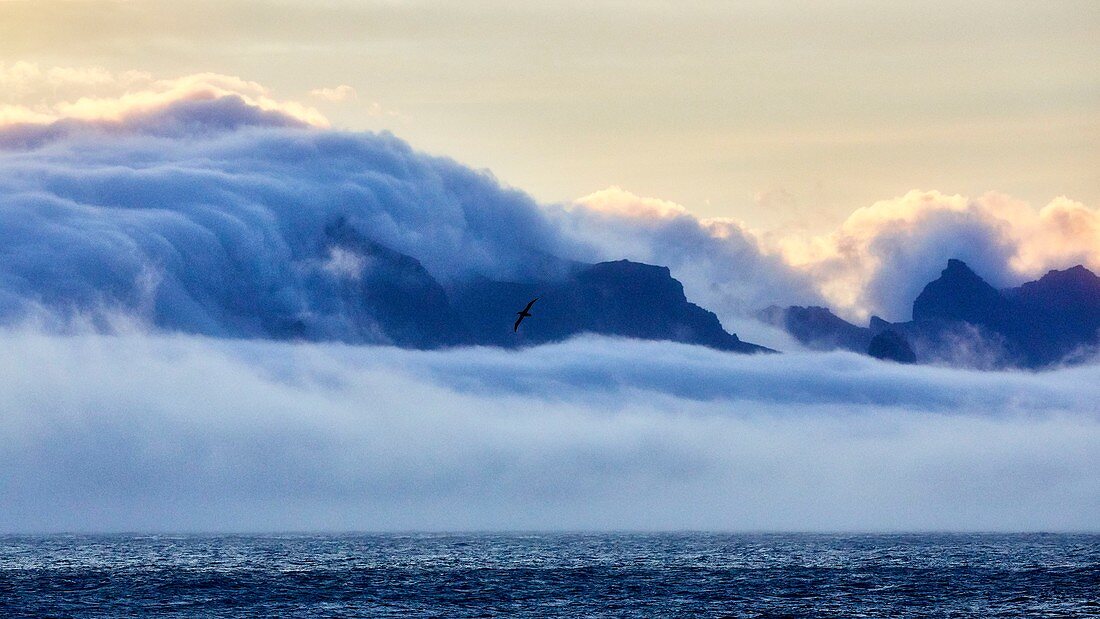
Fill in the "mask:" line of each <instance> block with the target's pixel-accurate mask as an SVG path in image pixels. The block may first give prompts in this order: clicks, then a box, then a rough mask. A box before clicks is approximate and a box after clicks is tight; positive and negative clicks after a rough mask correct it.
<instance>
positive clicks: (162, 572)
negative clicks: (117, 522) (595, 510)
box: [0, 533, 1100, 618]
mask: <svg viewBox="0 0 1100 619" xmlns="http://www.w3.org/2000/svg"><path fill="white" fill-rule="evenodd" d="M0 617H12V618H14V617H1100V536H1098V535H786V534H776V535H721V534H697V533H685V534H654V535H647V534H585V535H581V534H577V535H571V534H545V535H542V534H537V535H536V534H532V535H522V534H481V535H285V536H284V535H264V536H170V535H155V536H133V535H118V536H44V537H14V536H8V537H0Z"/></svg>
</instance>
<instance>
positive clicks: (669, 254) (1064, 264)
mask: <svg viewBox="0 0 1100 619" xmlns="http://www.w3.org/2000/svg"><path fill="white" fill-rule="evenodd" d="M761 199H764V198H761ZM768 199H771V198H768ZM566 210H567V212H568V214H569V216H568V217H567V218H566V220H567V221H566V229H568V230H569V231H571V233H572V234H574V235H575V236H577V237H579V238H583V239H585V240H586V241H588V242H589V243H591V244H592V245H594V246H596V247H599V248H601V250H602V251H603V252H604V254H603V255H612V254H618V255H622V256H629V257H632V258H635V259H638V260H649V261H655V262H659V263H661V264H668V265H671V266H673V267H674V272H676V273H678V276H680V277H681V279H683V280H684V283H685V285H686V286H687V287H688V289H689V290H690V291H691V293H692V294H693V295H695V296H696V297H697V298H700V299H704V300H705V301H706V302H708V303H710V304H712V305H713V307H715V308H717V309H718V310H720V311H721V310H725V311H727V312H728V313H729V314H730V315H731V316H737V315H744V314H746V313H751V311H752V310H755V309H760V308H762V307H765V306H766V305H768V304H771V303H776V304H780V305H783V304H802V305H805V304H823V303H824V304H828V305H830V306H832V307H833V308H836V309H837V310H839V311H840V312H842V313H844V314H846V315H847V316H849V317H850V318H852V319H855V320H866V319H867V318H868V317H869V316H870V315H871V314H878V315H880V316H883V317H885V318H887V319H889V320H908V319H909V318H910V316H911V313H910V312H911V305H912V302H913V299H915V298H916V296H917V295H918V294H920V291H921V290H922V289H923V287H924V285H925V284H927V283H928V282H929V281H931V280H933V279H935V278H936V277H938V276H939V273H940V271H941V270H942V269H943V267H944V265H946V263H947V260H948V259H950V258H959V259H962V260H964V261H965V262H967V263H968V264H969V265H970V266H971V267H972V268H973V269H974V270H975V271H976V272H977V273H978V274H979V275H981V276H982V277H984V278H986V279H987V280H988V281H989V282H990V283H991V284H993V285H994V286H999V287H1008V286H1013V285H1018V284H1020V283H1022V282H1023V281H1026V280H1029V279H1036V278H1038V277H1040V276H1042V275H1043V274H1044V273H1045V272H1046V271H1048V270H1050V269H1065V268H1069V267H1071V266H1074V265H1077V264H1083V265H1085V266H1086V267H1087V268H1090V269H1091V270H1093V271H1095V272H1100V209H1097V208H1090V207H1088V206H1086V205H1084V204H1082V203H1080V202H1076V201H1073V200H1070V199H1068V198H1066V197H1059V198H1057V199H1055V200H1053V201H1052V202H1051V203H1050V204H1048V205H1047V206H1045V207H1043V208H1042V209H1038V210H1036V209H1035V208H1033V207H1032V206H1031V205H1029V204H1026V203H1024V202H1020V201H1018V200H1013V199H1012V198H1010V197H1008V196H1005V195H1002V194H997V193H988V194H985V195H983V196H981V197H979V198H976V199H972V198H968V197H965V196H961V195H947V194H943V193H940V192H937V191H916V190H914V191H911V192H909V193H907V194H905V195H904V196H900V197H898V198H894V199H890V200H882V201H879V202H876V203H875V204H872V205H870V206H867V207H863V208H859V209H856V210H855V211H854V212H853V213H852V214H851V215H850V216H849V217H848V218H847V219H846V220H845V221H844V222H842V223H841V224H840V225H839V226H838V227H837V228H836V229H835V230H833V231H831V232H828V233H825V234H818V235H806V234H803V233H797V232H792V231H786V230H775V231H768V232H763V231H758V230H751V229H749V228H747V227H746V226H745V225H744V224H743V223H741V222H737V221H732V220H724V219H714V218H709V219H707V218H698V217H696V216H694V215H692V214H691V213H690V211H689V210H688V209H686V208H684V207H683V206H681V205H679V204H675V203H672V202H668V201H665V200H660V199H657V198H646V197H640V196H636V195H634V194H631V193H630V192H628V191H626V190H623V189H621V188H619V187H611V188H608V189H605V190H603V191H599V192H596V193H593V194H590V195H588V196H584V197H582V198H579V199H578V200H577V201H576V203H575V204H574V205H572V206H570V207H568V208H567V209H566Z"/></svg>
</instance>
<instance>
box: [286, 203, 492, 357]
mask: <svg viewBox="0 0 1100 619" xmlns="http://www.w3.org/2000/svg"><path fill="white" fill-rule="evenodd" d="M325 232H326V236H327V239H328V240H329V241H330V242H331V243H332V245H331V246H330V249H332V250H335V251H341V250H342V251H347V252H349V255H352V256H354V259H355V260H356V261H360V262H361V263H362V264H361V266H360V268H359V270H358V272H357V273H355V274H354V275H355V276H354V277H348V278H346V279H345V280H344V282H343V285H342V286H341V287H339V288H338V289H337V290H336V291H335V294H333V295H332V299H333V302H335V303H340V304H342V305H343V308H342V311H340V312H337V313H336V315H339V316H342V317H347V319H348V320H350V321H351V322H352V323H353V324H354V325H356V327H357V329H354V330H352V332H358V334H359V335H360V336H361V341H371V340H376V339H378V336H382V338H384V339H385V340H388V341H389V342H392V343H393V344H395V345H397V346H401V347H406V348H438V347H442V346H453V345H457V344H467V343H471V342H472V341H473V340H472V338H471V337H470V332H469V330H468V329H467V328H466V325H465V324H463V323H462V321H461V320H460V319H459V318H458V317H457V315H456V314H455V310H454V308H453V307H452V306H451V303H450V300H449V299H448V297H447V293H446V291H445V290H444V289H443V286H442V285H440V283H439V282H438V281H436V280H435V278H433V277H432V276H431V274H429V273H428V271H427V270H426V269H425V268H424V266H423V265H421V264H420V261H419V260H417V259H415V258H413V257H411V256H407V255H405V254H402V253H400V252H397V251H394V250H392V249H390V248H388V247H385V246H383V245H380V244H379V243H376V242H374V241H372V240H370V239H367V238H365V237H363V236H362V235H360V234H359V233H358V232H356V231H355V230H354V229H353V228H351V227H350V226H348V225H346V224H345V223H344V222H343V221H338V222H337V223H335V224H334V225H332V226H329V227H328V228H327V229H326V231H325ZM353 266H358V265H353ZM303 335H308V334H303Z"/></svg>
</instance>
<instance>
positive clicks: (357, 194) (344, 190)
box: [0, 95, 576, 339]
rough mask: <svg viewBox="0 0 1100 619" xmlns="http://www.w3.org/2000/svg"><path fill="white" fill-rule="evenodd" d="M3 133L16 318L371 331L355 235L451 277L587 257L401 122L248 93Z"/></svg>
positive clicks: (3, 306) (0, 219)
mask: <svg viewBox="0 0 1100 619" xmlns="http://www.w3.org/2000/svg"><path fill="white" fill-rule="evenodd" d="M3 145H7V148H6V149H4V148H0V238H2V239H3V241H4V242H3V244H2V246H0V255H2V257H3V260H2V261H0V317H3V318H5V319H6V320H8V321H9V322H10V321H11V320H13V319H17V320H18V319H25V318H26V317H28V316H42V315H49V314H51V312H52V314H54V318H52V319H54V320H57V318H56V315H57V314H60V315H61V317H62V318H60V320H61V321H62V322H65V321H70V320H78V321H88V320H90V321H92V322H93V323H94V322H96V321H100V322H103V321H107V320H108V319H107V318H103V317H104V316H113V315H117V314H120V313H121V314H124V315H131V316H133V317H136V318H137V319H139V320H143V321H145V322H147V323H148V324H153V325H157V326H160V327H166V328H170V329H180V330H184V331H192V332H200V333H207V334H218V335H236V336H250V337H257V336H259V337H264V336H268V335H273V334H282V335H284V336H285V335H286V334H288V333H291V332H293V330H294V329H298V328H299V327H300V326H301V327H304V328H306V329H307V332H309V331H313V333H314V335H315V336H317V337H321V338H331V337H335V338H337V339H360V337H361V336H360V335H356V333H357V331H356V329H357V328H358V327H357V326H356V319H355V318H354V317H353V316H352V313H353V312H352V311H350V308H349V307H348V305H347V303H349V302H352V301H354V299H350V300H349V298H350V297H349V295H343V296H342V295H341V294H340V291H341V290H345V289H347V286H348V277H349V275H355V274H356V273H357V272H361V271H357V270H356V269H354V268H351V267H352V266H355V265H357V264H362V265H367V261H366V260H365V258H364V257H363V256H361V255H356V254H355V253H354V252H355V251H358V250H355V249H354V248H351V249H349V247H347V245H348V239H349V238H351V237H354V238H360V237H361V238H362V239H365V240H366V241H372V242H376V243H380V244H381V245H383V246H385V247H387V248H389V249H392V250H396V251H398V252H402V253H404V254H407V255H411V256H413V257H415V258H417V259H418V260H419V261H420V262H421V263H422V264H423V265H424V267H425V268H426V269H427V270H428V272H429V273H431V274H432V275H434V276H435V277H436V278H438V279H440V280H442V281H444V282H447V281H454V280H457V279H461V278H466V277H473V276H486V277H493V278H496V279H517V278H524V277H532V276H544V275H546V274H547V273H546V269H547V268H550V267H552V266H553V264H554V260H555V259H556V258H555V257H560V258H565V259H567V258H571V257H573V255H574V254H575V253H576V251H575V250H574V249H573V247H572V245H571V242H570V241H567V240H565V239H563V238H562V237H561V235H560V234H558V233H557V232H556V231H555V230H554V228H553V226H552V224H551V223H550V221H549V220H548V219H547V217H546V216H545V215H544V213H543V212H542V211H541V210H540V209H539V207H538V205H537V204H535V203H534V201H532V200H531V199H530V198H529V197H528V196H526V195H524V194H522V193H520V192H518V191H515V190H511V189H507V188H504V187H501V186H500V185H499V184H498V183H497V182H496V180H495V179H493V177H492V176H491V175H489V174H488V173H485V172H479V171H475V170H471V169H469V168H466V167H464V166H462V165H459V164H457V163H455V162H453V161H450V160H448V159H444V158H438V157H431V156H427V155H424V154H421V153H417V152H415V151H414V150H412V149H411V148H410V147H409V146H408V145H407V144H405V143H404V142H402V141H400V140H398V139H397V138H395V137H393V136H391V135H388V134H381V135H374V134H352V133H346V132H335V131H323V130H318V129H315V128H307V125H304V124H302V123H300V122H297V121H296V120H295V119H294V118H292V117H289V116H287V115H285V114H283V113H280V112H276V111H269V110H264V109H262V108H259V107H257V106H255V105H251V104H249V103H248V101H247V100H245V99H243V98H241V97H239V96H237V95H227V96H222V97H219V98H214V99H197V100H182V101H176V102H173V103H171V104H168V105H166V106H164V107H162V108H159V109H155V110H151V111H148V112H144V113H136V112H132V113H130V115H129V116H127V117H126V118H124V119H123V121H120V122H106V121H75V120H70V121H66V122H64V123H55V124H53V125H48V126H44V127H37V126H32V127H27V126H16V127H10V128H8V129H5V130H0V147H2V146H3ZM337 228H338V229H339V231H340V233H339V234H335V233H334V230H335V229H337ZM349 235H350V237H349ZM360 253H361V252H360ZM43 320H46V319H43ZM287 329H290V331H288V330H287Z"/></svg>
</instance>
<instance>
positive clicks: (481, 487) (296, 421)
mask: <svg viewBox="0 0 1100 619" xmlns="http://www.w3.org/2000/svg"><path fill="white" fill-rule="evenodd" d="M0 345H2V346H3V348H4V350H5V351H6V354H5V356H4V358H3V360H0V365H2V367H3V374H4V376H5V377H6V378H5V380H4V381H3V382H2V383H0V464H2V466H0V491H2V492H3V495H4V497H5V498H4V509H3V510H0V531H5V532H15V531H42V530H53V531H59V530H66V531H74V530H96V531H120V530H127V531H133V530H218V531H225V530H249V531H256V530H288V529H295V530H300V529H307V530H318V529H320V530H333V529H337V530H377V529H383V530H409V529H431V530H455V529H501V528H504V529H528V530H529V529H676V530H681V529H721V530H761V529H764V530H914V529H934V530H945V529H949V530H1067V529H1068V530H1096V529H1097V527H1098V526H1100V520H1097V514H1100V484H1098V482H1097V480H1096V476H1095V471H1096V470H1097V467H1098V466H1100V456H1098V454H1100V451H1098V450H1097V449H1096V446H1097V445H1098V444H1100V418H1098V416H1097V411H1096V408H1095V405H1094V404H1095V402H1096V401H1097V398H1098V396H1100V391H1098V389H1100V387H1097V386H1098V385H1100V380H1098V379H1100V374H1098V371H1100V366H1097V365H1092V366H1085V367H1078V368H1073V369H1066V370H1058V371H1054V372H1048V373H1043V374H1019V373H977V372H966V371H957V370H949V369H943V368H912V367H906V368H902V367H900V366H897V365H893V364H887V363H880V362H877V361H874V360H872V359H868V358H864V357H857V356H855V355H850V354H840V353H830V354H821V353H814V354H801V355H783V356H770V357H767V358H758V357H744V356H739V355H729V354H723V353H719V352H715V351H710V350H707V349H702V348H695V347H690V346H682V345H675V344H668V343H645V342H632V341H624V340H607V339H582V340H574V341H571V342H567V343H563V344H558V345H551V346H544V347H539V348H535V349H529V350H525V351H523V352H507V351H500V350H487V349H463V350H453V351H449V352H414V351H405V350H399V349H393V348H376V347H346V346H338V345H323V344H278V343H272V342H263V341H240V340H211V339H203V338H193V337H179V336H177V337H162V336H155V337H150V336H144V335H127V336H122V337H105V336H94V335H78V336H72V337H57V336H48V335H43V334H42V333H40V332H36V331H27V330H14V331H13V330H5V331H0Z"/></svg>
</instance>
